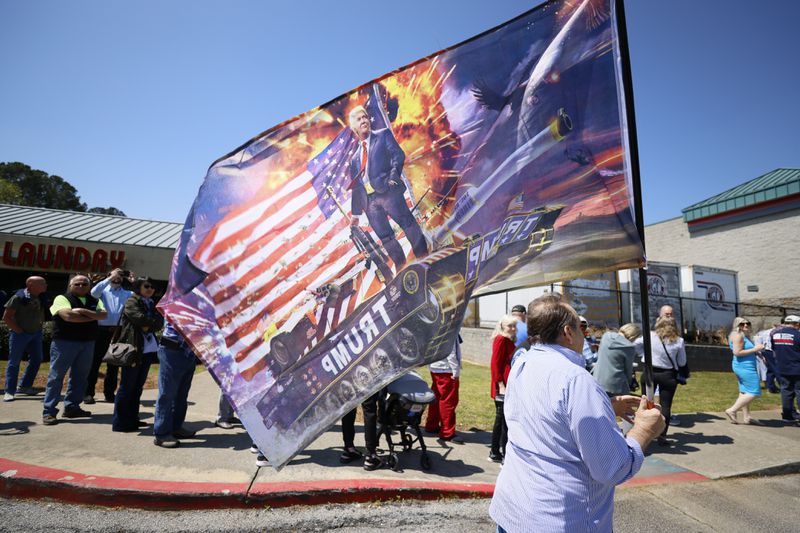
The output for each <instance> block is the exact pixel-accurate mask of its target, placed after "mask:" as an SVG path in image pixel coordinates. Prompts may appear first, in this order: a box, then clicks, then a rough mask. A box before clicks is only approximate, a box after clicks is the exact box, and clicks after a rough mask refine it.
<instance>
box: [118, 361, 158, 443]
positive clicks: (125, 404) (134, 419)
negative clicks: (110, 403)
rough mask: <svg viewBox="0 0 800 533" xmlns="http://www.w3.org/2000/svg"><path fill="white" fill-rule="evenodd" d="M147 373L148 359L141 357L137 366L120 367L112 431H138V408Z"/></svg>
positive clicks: (148, 369) (148, 367) (148, 368)
mask: <svg viewBox="0 0 800 533" xmlns="http://www.w3.org/2000/svg"><path fill="white" fill-rule="evenodd" d="M111 366H113V365H111ZM149 371H150V358H148V357H147V356H145V357H142V363H141V364H139V365H136V366H124V367H122V372H121V374H122V377H121V379H120V381H119V390H118V391H117V395H116V397H115V398H114V416H113V417H112V419H111V430H112V431H136V430H138V429H139V406H140V404H141V400H142V390H144V383H145V381H147V373H148V372H149Z"/></svg>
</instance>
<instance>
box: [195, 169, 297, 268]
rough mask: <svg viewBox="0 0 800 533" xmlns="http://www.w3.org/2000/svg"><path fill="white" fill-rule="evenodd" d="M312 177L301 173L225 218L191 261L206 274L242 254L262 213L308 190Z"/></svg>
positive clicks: (253, 237) (254, 237)
mask: <svg viewBox="0 0 800 533" xmlns="http://www.w3.org/2000/svg"><path fill="white" fill-rule="evenodd" d="M311 178H312V174H311V173H310V172H308V171H305V172H302V173H301V174H299V175H298V176H296V177H295V178H294V179H292V180H291V181H290V182H288V183H287V184H286V185H284V186H283V187H281V188H280V189H279V190H278V191H275V192H270V193H268V195H267V196H266V197H265V198H261V199H259V200H257V201H255V202H254V203H252V204H249V205H248V206H247V207H244V208H243V209H241V210H239V211H238V212H234V213H232V214H230V215H228V216H227V217H226V218H225V220H224V221H223V222H222V223H220V224H219V225H218V226H216V227H215V228H214V229H213V230H212V231H210V232H209V233H208V234H207V235H206V237H205V238H204V239H203V241H202V242H201V243H200V244H199V245H198V247H197V249H196V250H195V252H194V254H193V259H194V260H195V261H196V262H197V263H198V265H203V267H204V269H205V271H206V272H210V271H212V270H215V269H216V268H218V267H219V266H221V265H223V264H224V263H225V261H226V260H227V258H229V257H235V256H236V255H237V253H238V252H237V250H236V249H237V248H239V249H240V250H241V251H243V250H244V247H245V246H247V245H248V244H249V243H250V242H252V241H253V240H255V239H257V238H258V235H257V234H256V233H255V232H254V228H255V227H256V226H257V225H258V224H259V222H262V221H264V216H265V213H269V212H270V210H271V209H274V206H275V205H277V206H278V207H279V208H280V207H282V206H283V203H284V202H285V200H286V199H287V198H290V197H294V196H296V195H297V194H298V189H300V191H299V194H302V193H303V192H306V191H308V190H309V189H311V187H310V181H311ZM299 214H301V215H302V214H303V213H302V212H300V213H299ZM309 215H311V214H310V213H309ZM266 229H267V230H269V229H270V228H266Z"/></svg>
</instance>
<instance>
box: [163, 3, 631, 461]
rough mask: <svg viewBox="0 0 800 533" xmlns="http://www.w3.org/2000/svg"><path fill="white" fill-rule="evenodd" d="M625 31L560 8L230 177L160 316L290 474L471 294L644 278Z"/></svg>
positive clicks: (355, 107) (420, 65)
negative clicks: (606, 275)
mask: <svg viewBox="0 0 800 533" xmlns="http://www.w3.org/2000/svg"><path fill="white" fill-rule="evenodd" d="M617 32H618V30H617V23H616V20H615V13H614V9H613V5H612V3H610V2H608V1H604V0H585V1H582V2H575V1H556V2H550V3H548V4H545V5H543V6H541V7H539V8H537V9H535V10H533V11H530V12H528V13H525V14H524V15H521V16H520V17H517V18H516V19H514V20H512V21H510V22H508V23H506V24H504V25H502V26H499V27H497V28H494V29H492V30H489V31H487V32H485V33H484V34H482V35H480V36H477V37H475V38H473V39H470V40H468V41H466V42H464V43H461V44H459V45H457V46H453V47H451V48H448V49H446V50H443V51H441V52H438V53H436V54H434V55H432V56H429V57H427V58H424V59H422V60H420V61H417V62H415V63H413V64H411V65H408V66H406V67H403V68H401V69H398V70H396V71H393V72H392V73H391V74H388V75H386V76H384V77H382V78H380V79H378V80H375V81H372V82H370V83H367V84H366V85H364V86H362V87H360V88H358V89H356V90H354V91H352V92H350V93H347V94H345V95H343V96H340V97H339V98H336V99H335V100H332V101H330V102H328V103H327V104H324V105H322V106H320V107H318V108H315V109H313V110H311V111H309V112H307V113H304V114H303V115H300V116H298V117H295V118H293V119H291V120H289V121H287V122H285V123H283V124H280V125H278V126H276V127H274V128H271V129H269V130H267V131H266V132H264V133H263V134H261V135H259V136H257V137H256V138H254V139H252V140H251V141H249V142H247V143H246V144H245V145H243V146H242V147H240V148H238V149H236V150H234V151H233V152H231V153H230V154H228V155H227V156H224V157H223V158H221V159H219V160H218V161H216V162H215V163H214V164H212V166H211V167H210V169H209V171H208V174H207V176H206V178H205V181H204V183H203V184H202V186H201V188H200V191H199V193H198V195H197V198H196V200H195V202H194V204H193V207H192V210H191V212H190V213H189V215H188V217H187V220H186V225H185V228H184V232H183V235H182V239H181V241H180V245H179V247H178V249H177V250H176V253H175V256H174V259H173V266H172V274H171V278H170V288H169V290H168V292H167V294H166V295H165V297H164V298H163V299H162V300H161V303H160V304H159V305H160V308H161V309H162V310H163V311H164V313H165V315H166V316H167V317H168V319H169V320H170V321H171V322H172V323H173V325H174V326H175V327H176V328H177V329H178V330H179V331H180V332H181V333H182V334H183V335H184V336H185V337H186V339H187V340H188V341H189V342H190V343H191V345H192V346H193V347H194V349H195V350H196V353H197V354H198V356H199V357H200V358H201V359H202V360H203V362H204V363H205V364H206V366H207V367H208V368H209V370H210V372H211V374H212V375H213V376H214V378H215V379H216V380H217V381H218V382H219V384H220V386H221V388H222V390H223V392H224V394H225V395H226V397H227V398H228V399H229V400H230V401H231V403H232V404H233V406H234V407H235V408H236V411H237V413H238V415H239V417H240V418H241V420H242V421H243V423H244V425H245V426H246V428H247V430H248V432H249V433H250V435H251V436H252V437H253V439H254V440H255V442H256V443H257V444H258V445H259V446H260V448H261V450H262V451H263V452H264V453H265V455H266V456H267V457H268V458H269V459H270V461H271V463H272V464H273V465H276V467H281V466H283V465H284V464H286V463H287V462H288V461H289V460H290V459H291V458H292V457H293V456H294V455H295V454H296V453H297V452H298V451H300V450H302V449H303V448H304V447H305V446H306V445H307V444H308V443H310V442H311V441H312V440H314V439H315V438H316V437H317V436H318V435H319V434H320V433H321V432H323V431H324V430H326V429H327V428H328V427H330V426H331V425H332V424H334V423H335V422H337V421H338V420H339V419H340V418H341V417H342V416H343V415H344V414H346V413H347V412H349V411H350V410H352V409H353V408H354V407H355V406H356V405H358V404H359V403H360V402H361V401H362V400H363V399H365V398H367V397H369V396H370V395H372V394H373V393H375V392H376V391H378V390H380V389H381V388H382V387H384V386H385V385H386V384H388V383H390V382H391V381H393V380H394V379H396V378H397V377H398V376H399V375H401V374H403V373H405V372H406V371H408V370H409V369H411V368H414V367H417V366H420V365H423V364H426V363H430V362H432V361H435V360H438V359H441V358H443V357H445V356H446V355H447V354H448V353H449V352H450V350H451V348H452V346H453V343H454V339H455V335H456V331H457V330H458V328H459V326H460V324H461V321H462V319H463V317H464V313H465V309H466V307H467V302H468V301H469V298H470V297H471V296H475V295H479V294H484V293H490V292H496V291H499V290H505V289H510V288H515V287H520V286H524V285H535V284H545V283H550V282H553V281H558V280H562V279H573V278H575V277H580V276H583V275H588V274H593V273H597V272H602V271H609V270H616V269H620V268H633V267H638V266H641V265H642V264H643V262H644V258H643V253H642V247H641V243H640V241H639V238H638V235H637V232H636V227H635V224H634V220H633V215H632V198H631V194H632V188H631V185H630V183H631V182H630V180H631V172H630V164H629V158H628V148H627V145H626V141H627V129H626V112H625V108H624V97H623V93H624V90H623V86H622V81H621V80H622V76H621V61H622V58H621V56H620V50H619V40H618V33H617Z"/></svg>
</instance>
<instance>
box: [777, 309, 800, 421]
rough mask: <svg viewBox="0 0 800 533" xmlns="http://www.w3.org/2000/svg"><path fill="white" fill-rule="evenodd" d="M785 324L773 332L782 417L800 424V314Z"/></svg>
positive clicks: (788, 319) (792, 316)
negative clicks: (798, 408)
mask: <svg viewBox="0 0 800 533" xmlns="http://www.w3.org/2000/svg"><path fill="white" fill-rule="evenodd" d="M783 324H784V326H783V327H782V328H778V329H776V330H774V331H773V332H772V336H771V340H772V351H773V352H775V360H776V362H777V365H778V373H779V374H780V378H779V381H780V384H781V418H783V419H784V420H785V421H787V422H791V423H793V424H800V413H798V410H797V409H796V407H798V406H800V316H797V315H789V316H787V317H786V318H784V319H783Z"/></svg>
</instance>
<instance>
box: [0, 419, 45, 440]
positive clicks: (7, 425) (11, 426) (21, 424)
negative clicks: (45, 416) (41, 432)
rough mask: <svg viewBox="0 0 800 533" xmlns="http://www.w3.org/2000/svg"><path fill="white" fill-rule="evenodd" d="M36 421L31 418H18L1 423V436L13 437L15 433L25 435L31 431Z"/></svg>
mask: <svg viewBox="0 0 800 533" xmlns="http://www.w3.org/2000/svg"><path fill="white" fill-rule="evenodd" d="M35 424H36V422H31V421H30V420H18V421H14V422H3V423H0V437H11V436H13V435H24V434H25V433H30V431H31V426H33V425H35Z"/></svg>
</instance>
